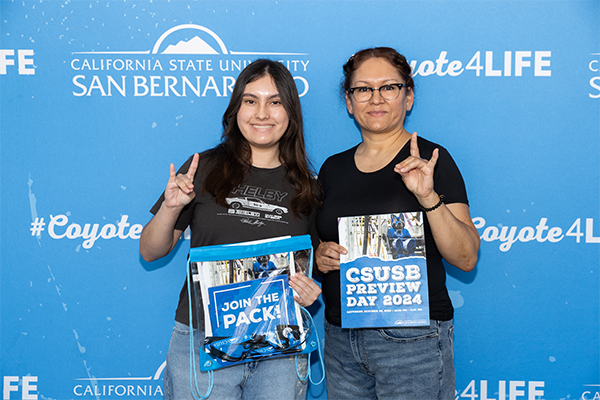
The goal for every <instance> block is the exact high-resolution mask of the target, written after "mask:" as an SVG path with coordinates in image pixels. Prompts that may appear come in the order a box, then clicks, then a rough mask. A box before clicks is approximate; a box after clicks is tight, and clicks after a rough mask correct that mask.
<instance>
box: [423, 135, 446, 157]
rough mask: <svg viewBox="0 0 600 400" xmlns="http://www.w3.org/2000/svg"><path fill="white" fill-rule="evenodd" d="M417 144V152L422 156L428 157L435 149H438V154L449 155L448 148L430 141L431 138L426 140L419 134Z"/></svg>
mask: <svg viewBox="0 0 600 400" xmlns="http://www.w3.org/2000/svg"><path fill="white" fill-rule="evenodd" d="M417 144H418V145H419V152H420V153H421V157H422V158H427V159H428V158H430V157H431V154H433V151H434V150H435V149H439V151H440V156H443V157H446V156H450V153H448V150H446V148H445V147H444V146H441V145H440V144H438V143H435V142H432V141H431V140H427V139H425V138H423V137H421V136H419V137H418V138H417Z"/></svg>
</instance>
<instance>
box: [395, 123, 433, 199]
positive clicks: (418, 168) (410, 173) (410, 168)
mask: <svg viewBox="0 0 600 400" xmlns="http://www.w3.org/2000/svg"><path fill="white" fill-rule="evenodd" d="M438 157H439V149H435V150H433V153H432V154H431V159H430V160H429V161H427V160H424V159H422V158H421V155H420V153H419V146H418V145H417V132H415V133H413V134H412V135H411V138H410V157H407V158H406V159H405V160H404V161H402V162H401V163H399V164H396V166H395V168H394V171H396V172H397V173H398V174H400V176H401V177H402V180H403V181H404V184H405V185H406V188H407V189H408V190H410V191H411V192H412V193H413V194H414V195H415V196H416V197H417V200H419V202H420V203H421V204H427V203H430V201H427V200H429V199H433V198H435V201H434V202H433V204H435V203H436V202H437V195H436V194H435V192H434V190H433V170H434V168H435V164H436V163H437V160H438ZM422 200H423V201H422Z"/></svg>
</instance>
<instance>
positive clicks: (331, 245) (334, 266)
mask: <svg viewBox="0 0 600 400" xmlns="http://www.w3.org/2000/svg"><path fill="white" fill-rule="evenodd" d="M347 253H348V251H347V250H346V249H345V248H344V247H343V246H340V245H339V244H337V243H335V242H321V243H319V247H317V251H316V252H315V258H316V262H317V268H318V269H319V271H321V272H322V273H324V274H326V273H328V272H331V271H335V270H339V269H340V254H347Z"/></svg>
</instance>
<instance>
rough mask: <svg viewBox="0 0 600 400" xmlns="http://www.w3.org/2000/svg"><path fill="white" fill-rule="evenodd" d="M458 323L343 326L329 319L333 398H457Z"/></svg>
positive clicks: (328, 370) (327, 332) (327, 331)
mask: <svg viewBox="0 0 600 400" xmlns="http://www.w3.org/2000/svg"><path fill="white" fill-rule="evenodd" d="M453 331H454V327H453V325H452V321H451V320H450V321H433V320H432V321H431V324H430V326H429V327H424V328H389V329H342V328H340V327H339V326H335V325H331V324H329V323H328V322H327V321H325V371H326V376H327V393H328V395H329V398H330V399H335V400H342V399H357V400H358V399H360V400H367V399H393V400H435V399H439V400H453V399H454V392H455V378H454V345H453Z"/></svg>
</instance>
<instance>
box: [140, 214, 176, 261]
mask: <svg viewBox="0 0 600 400" xmlns="http://www.w3.org/2000/svg"><path fill="white" fill-rule="evenodd" d="M181 209H182V208H181V207H178V208H169V207H167V206H165V203H164V202H163V204H162V205H161V207H160V209H159V210H158V212H157V213H156V215H154V217H152V219H151V220H150V221H149V222H148V223H147V224H146V226H144V229H143V230H142V234H141V236H140V255H141V256H142V258H143V259H144V260H146V261H155V260H158V259H159V258H162V257H164V256H166V255H167V254H169V253H170V252H171V250H172V249H173V247H175V244H176V243H177V240H178V239H179V236H181V231H180V230H176V229H175V223H176V222H177V218H178V217H179V213H180V212H181Z"/></svg>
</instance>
